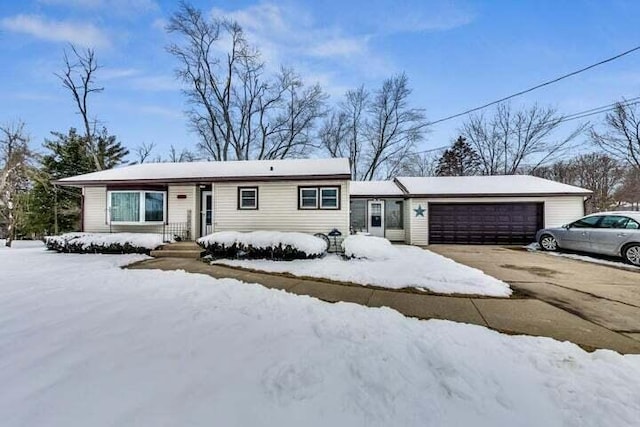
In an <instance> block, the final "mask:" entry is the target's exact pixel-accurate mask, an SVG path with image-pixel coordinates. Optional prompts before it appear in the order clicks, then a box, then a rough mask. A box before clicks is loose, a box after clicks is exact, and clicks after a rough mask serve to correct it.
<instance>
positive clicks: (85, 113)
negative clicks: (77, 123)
mask: <svg viewBox="0 0 640 427" xmlns="http://www.w3.org/2000/svg"><path fill="white" fill-rule="evenodd" d="M70 50H71V55H70V54H69V52H68V51H67V50H65V51H64V68H63V71H62V72H61V73H56V76H57V77H58V78H59V79H60V81H61V82H62V85H63V86H64V87H65V88H66V89H68V90H69V92H71V95H72V97H73V100H74V102H75V104H76V108H77V109H78V113H79V114H80V116H81V117H82V124H83V127H84V133H85V135H84V136H85V139H86V141H87V151H88V152H89V154H90V155H91V156H92V157H93V159H94V163H95V166H96V169H97V170H102V169H103V166H102V165H101V162H100V160H99V157H98V148H97V146H96V141H95V140H96V133H97V124H98V120H97V119H96V118H95V117H94V118H92V117H90V113H89V97H90V95H91V94H92V93H100V92H102V91H103V90H104V88H103V87H100V86H97V85H96V83H95V73H96V71H97V70H98V68H99V66H98V62H97V60H96V56H95V51H94V50H93V49H91V48H87V49H86V50H84V51H80V50H78V49H77V48H76V47H75V46H74V45H71V46H70Z"/></svg>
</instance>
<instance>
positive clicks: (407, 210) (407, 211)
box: [403, 199, 413, 243]
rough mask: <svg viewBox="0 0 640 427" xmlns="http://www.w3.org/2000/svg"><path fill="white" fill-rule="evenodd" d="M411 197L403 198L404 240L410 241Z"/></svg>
mask: <svg viewBox="0 0 640 427" xmlns="http://www.w3.org/2000/svg"><path fill="white" fill-rule="evenodd" d="M412 212H413V211H412V210H411V199H405V200H404V218H403V220H404V241H405V243H410V242H411V213H412Z"/></svg>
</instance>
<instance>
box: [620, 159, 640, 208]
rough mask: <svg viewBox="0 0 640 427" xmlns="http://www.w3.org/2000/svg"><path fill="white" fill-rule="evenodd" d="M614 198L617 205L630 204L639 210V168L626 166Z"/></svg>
mask: <svg viewBox="0 0 640 427" xmlns="http://www.w3.org/2000/svg"><path fill="white" fill-rule="evenodd" d="M615 199H616V201H617V202H618V206H620V205H627V206H629V205H630V206H631V208H632V209H634V210H640V169H636V168H633V167H630V168H627V171H626V173H625V176H624V179H623V181H622V184H621V185H620V187H619V188H618V190H617V191H616V194H615ZM627 206H625V208H626V207H627Z"/></svg>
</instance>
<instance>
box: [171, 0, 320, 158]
mask: <svg viewBox="0 0 640 427" xmlns="http://www.w3.org/2000/svg"><path fill="white" fill-rule="evenodd" d="M167 30H168V32H169V33H170V34H173V35H175V36H177V37H178V38H179V42H176V43H172V44H170V45H169V46H168V47H167V50H168V51H169V53H171V54H172V55H173V56H174V57H175V58H176V59H177V60H178V63H179V66H178V68H177V70H176V76H177V77H178V79H180V80H181V81H182V82H183V83H184V84H185V85H186V89H185V90H184V91H183V92H184V94H185V96H186V98H187V101H188V103H189V105H190V109H189V110H188V112H187V114H188V116H189V123H190V126H191V129H192V130H193V131H194V132H195V134H196V135H198V138H199V143H198V148H199V150H200V151H201V152H202V153H204V154H205V156H206V157H208V158H210V159H213V160H229V159H238V160H246V159H251V158H257V159H280V158H286V157H297V156H301V155H304V154H306V153H307V152H309V151H310V150H311V149H312V148H313V146H312V144H311V137H310V134H311V131H312V129H313V128H314V126H315V122H316V120H317V119H318V118H319V117H321V116H322V115H323V113H324V109H323V104H324V102H325V99H326V96H325V95H324V93H323V92H322V90H321V89H320V87H319V86H317V85H315V86H311V87H305V86H304V84H303V82H302V80H301V78H300V76H298V75H297V74H295V73H294V72H293V71H292V70H290V69H285V68H283V69H282V70H281V71H280V73H279V74H278V75H277V76H274V77H272V78H267V77H265V71H264V63H263V62H262V60H261V58H260V52H259V51H258V50H257V49H255V48H254V47H252V46H251V45H250V44H249V43H248V41H247V40H246V38H245V35H244V32H243V30H242V28H241V27H240V25H239V24H238V23H237V22H233V21H230V20H227V19H220V18H215V17H213V18H210V17H206V16H204V15H203V14H202V12H201V11H200V10H198V9H196V8H195V7H193V6H191V5H190V4H188V3H185V2H182V3H181V5H180V8H179V10H178V11H177V12H176V13H175V14H174V15H173V16H172V17H171V19H170V21H169V25H168V26H167Z"/></svg>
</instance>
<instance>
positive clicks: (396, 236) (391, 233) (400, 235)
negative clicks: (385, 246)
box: [384, 229, 404, 242]
mask: <svg viewBox="0 0 640 427" xmlns="http://www.w3.org/2000/svg"><path fill="white" fill-rule="evenodd" d="M384 237H386V238H387V239H389V240H391V241H392V242H402V241H404V230H397V229H394V230H389V229H387V230H385V231H384Z"/></svg>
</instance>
